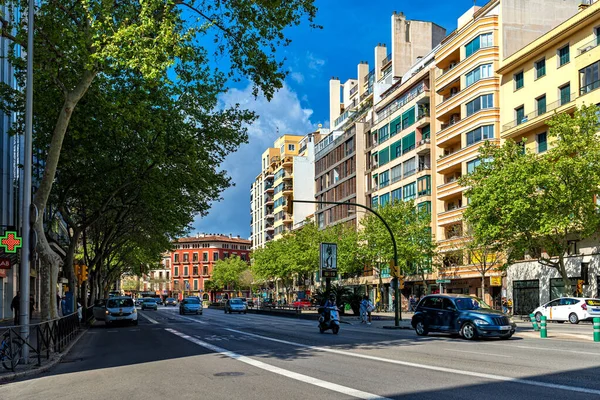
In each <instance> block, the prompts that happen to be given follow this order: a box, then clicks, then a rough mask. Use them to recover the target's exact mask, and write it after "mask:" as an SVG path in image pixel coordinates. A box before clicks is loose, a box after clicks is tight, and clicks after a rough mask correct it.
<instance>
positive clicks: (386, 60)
mask: <svg viewBox="0 0 600 400" xmlns="http://www.w3.org/2000/svg"><path fill="white" fill-rule="evenodd" d="M389 62H392V53H389V54H388V55H387V57H386V58H384V59H383V60H381V66H382V67H383V66H384V65H386V64H387V63H389Z"/></svg>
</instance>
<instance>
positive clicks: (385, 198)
mask: <svg viewBox="0 0 600 400" xmlns="http://www.w3.org/2000/svg"><path fill="white" fill-rule="evenodd" d="M389 202H390V194H389V193H386V194H382V195H381V196H379V205H380V206H381V207H384V206H385V205H386V204H388V203H389Z"/></svg>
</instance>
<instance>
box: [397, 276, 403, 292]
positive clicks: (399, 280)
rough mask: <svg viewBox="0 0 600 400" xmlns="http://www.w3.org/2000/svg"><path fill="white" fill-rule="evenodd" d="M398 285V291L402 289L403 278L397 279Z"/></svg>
mask: <svg viewBox="0 0 600 400" xmlns="http://www.w3.org/2000/svg"><path fill="white" fill-rule="evenodd" d="M398 284H399V285H400V286H398V288H399V289H404V276H400V277H398Z"/></svg>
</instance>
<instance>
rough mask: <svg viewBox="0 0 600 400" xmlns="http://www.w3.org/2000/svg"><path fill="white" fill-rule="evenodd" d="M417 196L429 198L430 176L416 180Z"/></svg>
mask: <svg viewBox="0 0 600 400" xmlns="http://www.w3.org/2000/svg"><path fill="white" fill-rule="evenodd" d="M417 194H418V195H419V196H429V195H430V194H431V176H430V175H427V176H423V177H421V178H419V179H417Z"/></svg>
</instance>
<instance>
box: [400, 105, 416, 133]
mask: <svg viewBox="0 0 600 400" xmlns="http://www.w3.org/2000/svg"><path fill="white" fill-rule="evenodd" d="M414 123H415V108H414V107H412V108H409V109H408V110H406V111H404V112H403V113H402V129H406V128H408V127H409V126H411V125H412V124H414Z"/></svg>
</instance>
